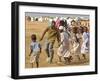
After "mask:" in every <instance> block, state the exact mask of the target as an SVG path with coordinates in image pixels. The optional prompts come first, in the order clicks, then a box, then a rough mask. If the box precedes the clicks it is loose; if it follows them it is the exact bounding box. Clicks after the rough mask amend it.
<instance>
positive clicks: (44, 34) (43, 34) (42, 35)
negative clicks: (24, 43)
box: [40, 28, 48, 41]
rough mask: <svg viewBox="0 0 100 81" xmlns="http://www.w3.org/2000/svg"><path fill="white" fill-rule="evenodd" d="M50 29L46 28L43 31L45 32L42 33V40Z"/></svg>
mask: <svg viewBox="0 0 100 81" xmlns="http://www.w3.org/2000/svg"><path fill="white" fill-rule="evenodd" d="M47 31H48V28H46V29H45V30H44V32H43V34H42V37H41V38H40V41H41V40H42V39H43V37H44V35H45V33H46V32H47Z"/></svg>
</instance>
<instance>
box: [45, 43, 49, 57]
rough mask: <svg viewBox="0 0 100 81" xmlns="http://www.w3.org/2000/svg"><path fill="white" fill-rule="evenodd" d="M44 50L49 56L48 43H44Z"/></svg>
mask: <svg viewBox="0 0 100 81" xmlns="http://www.w3.org/2000/svg"><path fill="white" fill-rule="evenodd" d="M45 52H46V54H47V57H50V55H49V43H46V47H45Z"/></svg>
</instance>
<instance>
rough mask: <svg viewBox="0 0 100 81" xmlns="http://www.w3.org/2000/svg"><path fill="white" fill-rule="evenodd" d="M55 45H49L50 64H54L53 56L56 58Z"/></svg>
mask: <svg viewBox="0 0 100 81" xmlns="http://www.w3.org/2000/svg"><path fill="white" fill-rule="evenodd" d="M53 45H54V43H53V42H51V43H49V54H50V63H52V60H53V56H54V50H53Z"/></svg>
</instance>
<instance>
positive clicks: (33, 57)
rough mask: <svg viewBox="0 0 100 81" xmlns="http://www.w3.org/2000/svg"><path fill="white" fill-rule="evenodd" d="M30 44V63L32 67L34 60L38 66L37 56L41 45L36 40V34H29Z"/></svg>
mask: <svg viewBox="0 0 100 81" xmlns="http://www.w3.org/2000/svg"><path fill="white" fill-rule="evenodd" d="M31 40H32V42H31V45H30V49H31V51H30V55H29V56H30V63H32V67H33V64H34V62H35V63H36V67H37V68H38V67H39V56H40V53H41V46H40V43H39V42H37V41H36V35H35V34H32V36H31Z"/></svg>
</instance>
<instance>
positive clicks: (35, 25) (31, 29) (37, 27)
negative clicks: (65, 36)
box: [25, 21, 89, 68]
mask: <svg viewBox="0 0 100 81" xmlns="http://www.w3.org/2000/svg"><path fill="white" fill-rule="evenodd" d="M46 27H47V22H39V21H34V22H31V21H30V22H28V21H26V27H25V29H26V30H25V31H26V33H25V34H26V35H25V44H26V48H25V50H26V54H25V68H32V64H30V62H29V59H30V56H29V53H30V43H31V38H30V36H31V35H32V34H33V33H35V34H36V35H37V40H39V39H40V37H41V34H42V33H43V31H44V29H45V28H46ZM45 38H46V36H45V37H44V39H43V40H42V41H41V42H40V43H41V45H42V53H41V54H40V63H39V64H40V65H39V67H58V66H76V65H88V64H89V55H88V54H87V60H83V58H82V56H80V57H81V61H79V60H78V59H77V57H76V56H75V55H73V60H72V62H71V63H70V64H64V63H61V64H58V63H57V61H58V57H57V54H56V50H57V47H58V46H57V42H55V45H54V50H55V54H54V59H53V63H52V64H49V63H47V61H46V58H47V56H46V53H45V51H44V44H45ZM34 67H36V65H35V64H34Z"/></svg>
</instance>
